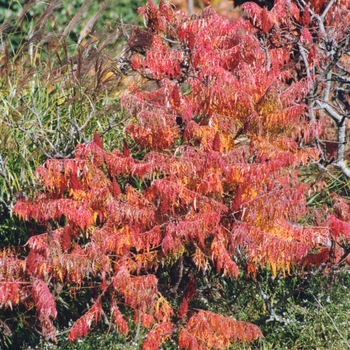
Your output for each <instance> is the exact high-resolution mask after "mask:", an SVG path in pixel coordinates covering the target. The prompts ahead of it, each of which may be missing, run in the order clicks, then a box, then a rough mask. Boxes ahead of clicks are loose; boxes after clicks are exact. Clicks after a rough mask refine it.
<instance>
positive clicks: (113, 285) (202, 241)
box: [0, 0, 350, 350]
mask: <svg viewBox="0 0 350 350" xmlns="http://www.w3.org/2000/svg"><path fill="white" fill-rule="evenodd" d="M319 3H320V2H317V4H316V3H315V6H316V5H317V6H318V7H319ZM244 10H245V12H246V15H247V17H248V19H245V18H243V17H242V18H240V19H238V20H236V21H233V22H232V21H229V20H227V19H223V18H222V17H220V16H218V15H217V14H216V13H215V12H214V11H213V10H212V9H211V8H210V7H207V8H205V9H204V10H203V11H202V12H201V13H200V14H198V15H193V16H187V15H186V14H184V13H178V14H176V13H174V12H173V11H172V10H171V9H170V8H169V7H168V6H167V5H165V4H164V2H163V1H161V3H160V5H159V7H157V6H155V5H154V3H153V2H152V1H148V2H147V5H146V6H145V7H144V8H143V9H141V13H142V14H143V16H144V18H145V20H146V21H147V23H148V29H147V30H146V31H143V32H142V33H143V34H142V35H146V36H147V37H148V41H147V45H146V47H145V50H144V51H142V50H137V52H135V51H136V50H135V51H133V49H132V45H131V42H130V43H129V49H130V51H131V67H132V68H133V69H134V70H135V71H137V72H138V73H139V74H140V75H142V76H143V77H145V78H146V79H148V80H154V81H155V82H156V84H155V86H156V88H155V89H153V90H152V91H148V90H147V89H145V88H144V87H143V86H137V87H136V86H130V87H129V89H128V91H127V92H126V93H125V94H124V96H123V99H122V103H123V106H124V108H125V110H126V111H127V112H129V113H130V115H132V116H134V117H135V118H132V119H130V120H132V122H130V123H129V124H128V125H127V126H126V129H125V132H126V133H127V134H128V136H130V137H131V138H132V139H133V140H134V142H135V143H136V144H137V145H138V147H139V149H143V150H144V151H145V153H146V155H145V156H144V158H143V159H142V160H140V159H139V157H138V158H137V159H136V157H134V156H133V154H132V151H131V150H130V149H129V148H128V147H127V145H126V144H124V147H123V150H120V151H119V150H114V151H113V152H109V151H107V150H105V149H104V148H103V144H102V140H101V138H100V137H99V136H98V134H97V133H95V135H94V140H93V142H91V143H88V144H81V145H78V146H77V148H76V152H75V158H73V159H50V160H47V161H46V162H45V164H44V165H43V166H41V167H39V168H38V169H37V172H36V173H37V175H38V178H39V180H40V181H41V183H42V185H43V187H44V189H45V190H44V191H42V193H39V194H37V196H36V197H35V198H33V200H25V199H23V198H22V199H20V200H18V201H17V203H16V204H15V206H14V208H13V210H14V213H15V214H16V215H17V216H19V217H20V218H22V219H24V220H32V219H33V220H35V221H36V222H38V223H40V224H43V225H47V227H48V229H47V232H46V233H43V234H40V235H39V234H38V235H34V236H33V237H31V238H30V239H29V241H28V248H29V254H28V256H27V257H26V258H25V259H24V260H21V259H20V258H16V257H14V256H13V254H12V255H11V254H7V253H6V254H4V257H3V258H2V263H1V264H0V276H1V280H0V288H1V289H2V291H3V294H2V295H3V298H2V300H1V306H2V307H11V306H12V305H17V304H19V303H21V302H23V300H24V299H31V300H33V301H34V303H35V304H36V309H37V314H38V318H39V320H40V321H41V323H42V328H43V330H44V331H45V332H46V333H45V334H46V335H48V336H51V335H54V333H55V332H54V328H53V324H52V319H54V318H55V317H56V314H57V311H56V308H55V302H54V299H53V296H52V294H51V292H50V289H51V286H54V285H55V284H59V283H64V284H65V285H67V284H70V285H71V286H72V288H74V291H79V289H80V288H81V286H82V284H83V283H84V282H86V281H93V282H94V284H93V287H92V288H93V289H94V293H95V297H96V298H95V302H94V304H93V305H92V306H91V307H90V309H89V310H88V311H87V312H86V313H85V314H84V315H83V316H82V317H80V318H79V319H78V320H77V321H76V322H75V323H74V325H73V327H72V328H71V331H70V334H69V339H70V340H71V341H73V340H75V339H77V338H79V337H82V336H85V335H86V334H87V333H88V332H89V329H90V327H91V326H92V323H93V322H98V321H99V319H100V318H101V314H102V312H103V311H104V310H103V309H102V302H103V300H105V299H104V298H105V297H106V299H107V300H109V301H110V300H112V302H111V308H110V310H109V311H110V313H111V315H112V319H113V321H114V323H115V324H116V326H117V327H118V330H119V331H120V332H121V333H122V334H127V333H128V324H127V323H126V321H125V320H124V319H123V316H122V313H121V311H120V309H119V307H118V306H117V305H119V303H123V304H124V305H126V306H127V307H129V308H131V309H133V311H134V315H135V317H134V321H135V322H136V323H140V324H142V325H143V326H144V327H145V328H150V327H151V326H152V327H153V328H152V329H151V330H150V332H149V333H148V336H147V338H146V340H145V342H144V344H143V349H145V350H146V349H158V348H159V346H160V344H161V343H162V342H163V341H164V340H165V339H166V338H168V337H170V336H171V335H172V333H173V331H174V330H176V329H177V328H178V327H180V333H179V345H180V346H181V347H182V348H185V349H210V348H215V349H221V348H224V347H226V346H229V343H230V341H231V340H233V341H252V340H255V339H258V338H261V336H262V334H261V332H260V331H259V329H258V328H257V327H256V326H254V325H252V324H249V323H245V322H240V321H236V320H234V319H231V318H227V317H224V316H222V315H218V314H214V313H211V312H208V311H203V310H200V311H199V312H197V313H195V314H194V315H193V316H192V317H191V318H190V319H189V320H188V323H187V324H186V325H185V326H184V328H181V327H182V326H180V325H174V324H173V323H172V320H173V316H174V311H173V309H172V307H170V305H169V303H168V301H167V300H166V299H165V297H164V296H163V295H162V294H161V293H160V292H159V289H158V284H159V280H158V278H157V275H156V274H157V269H158V268H159V267H160V266H167V264H168V263H169V261H173V260H174V259H178V258H179V257H185V258H186V259H187V261H188V260H189V259H192V262H193V264H194V265H195V266H196V268H197V269H198V270H201V269H203V270H206V269H208V268H213V269H216V271H217V272H218V273H221V274H222V275H227V276H228V277H230V278H238V277H239V271H240V269H245V270H246V272H247V274H251V275H253V277H255V276H256V274H257V273H258V272H259V270H260V269H261V268H265V267H268V268H270V269H271V271H272V273H273V275H275V276H276V275H277V274H278V273H279V272H282V273H286V272H289V273H290V272H291V270H292V268H294V267H300V266H304V267H305V266H306V267H311V265H318V264H320V262H321V261H322V262H324V261H326V260H325V259H326V258H325V255H326V252H327V249H326V248H325V249H324V251H323V250H322V251H321V253H322V254H321V253H320V255H317V256H314V259H313V260H312V258H311V257H308V254H309V253H310V252H313V251H314V249H315V248H316V249H318V248H320V246H324V247H327V246H328V245H329V240H332V241H333V242H334V241H337V242H338V243H339V242H340V243H342V244H343V243H344V242H345V243H347V242H349V239H350V237H349V232H350V227H349V223H348V222H346V220H347V217H348V216H349V208H348V205H345V204H346V203H344V202H343V201H341V200H336V207H335V211H336V212H337V211H338V217H335V216H331V217H330V218H329V219H328V227H325V228H322V229H321V228H319V227H313V226H312V225H310V226H302V225H300V221H301V220H302V219H303V218H304V217H305V216H306V215H307V214H308V213H309V212H308V211H309V208H308V207H307V203H306V200H305V198H306V196H307V195H309V194H310V193H312V189H311V188H310V186H308V185H305V184H302V183H301V182H300V180H299V178H298V172H297V170H298V168H299V167H301V166H304V165H305V164H307V163H308V162H310V161H316V160H317V159H318V157H319V150H318V149H317V148H316V147H315V145H314V144H313V139H314V138H315V137H316V136H317V135H318V134H319V131H320V128H321V126H322V124H321V123H322V122H321V121H320V122H319V121H316V120H313V121H312V122H310V120H309V106H308V105H307V104H306V103H305V102H306V97H307V96H308V94H309V92H310V91H311V90H312V89H313V87H314V83H315V77H314V76H312V75H311V74H309V75H307V74H306V75H305V74H304V75H303V74H301V73H300V72H299V71H296V70H293V69H292V68H291V67H292V66H293V61H292V56H293V55H294V54H296V52H297V50H298V45H299V44H300V45H304V46H305V48H307V49H308V50H309V56H308V57H307V62H309V64H311V63H312V64H316V65H321V63H322V64H323V63H324V62H323V61H322V60H321V58H320V55H319V51H318V50H319V49H318V48H316V47H315V45H314V41H315V40H316V38H317V33H315V30H314V29H313V28H312V27H313V25H314V18H313V17H312V16H310V13H309V9H308V7H307V6H306V7H304V8H299V7H298V6H297V4H296V3H294V2H293V1H292V2H286V1H283V0H279V1H276V4H275V6H274V8H273V9H272V10H271V11H267V10H266V9H262V8H261V7H259V6H258V5H256V4H253V3H246V4H245V5H244ZM330 13H332V16H333V17H330V19H329V21H330V22H327V23H328V24H329V23H333V24H336V23H337V21H336V19H334V18H336V12H330ZM327 18H328V17H327ZM327 21H328V19H327ZM342 25H343V24H342ZM138 33H141V31H140V32H138V31H135V33H134V35H133V37H132V41H133V42H137V35H139V34H138ZM145 33H147V34H145ZM286 33H288V35H289V36H286ZM130 40H131V39H130ZM264 41H266V45H265V44H264ZM292 52H293V55H292V54H291V53H292ZM307 68H308V67H304V69H305V70H307ZM298 74H299V75H302V77H299V76H298ZM300 140H302V142H301V141H300ZM135 182H138V183H139V184H141V185H140V186H135ZM49 223H51V224H49ZM52 224H53V226H54V227H53V228H52V227H51V225H52ZM345 243H344V244H343V246H344V247H345V246H346V245H345ZM243 262H244V263H243ZM18 281H25V282H26V283H28V284H29V285H31V286H32V289H31V291H32V292H31V295H28V292H27V293H25V288H22V287H20V286H19V284H18ZM194 281H195V279H194V277H192V278H191V280H190V283H189V284H188V286H187V288H186V290H185V292H184V298H183V300H182V303H181V305H180V307H179V309H178V314H177V317H178V318H179V319H183V318H185V316H186V315H187V311H188V308H189V301H190V300H191V299H193V298H194V297H195V293H196V288H195V283H194ZM46 283H47V284H46ZM164 288H165V287H164ZM22 289H23V291H22ZM21 293H22V294H23V296H21ZM29 294H30V293H29ZM108 298H109V299H108Z"/></svg>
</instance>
